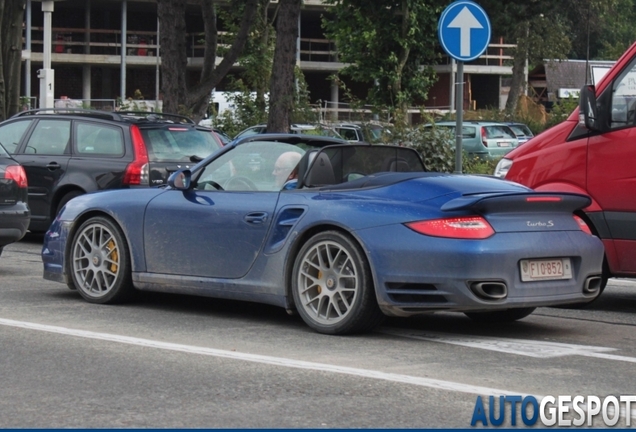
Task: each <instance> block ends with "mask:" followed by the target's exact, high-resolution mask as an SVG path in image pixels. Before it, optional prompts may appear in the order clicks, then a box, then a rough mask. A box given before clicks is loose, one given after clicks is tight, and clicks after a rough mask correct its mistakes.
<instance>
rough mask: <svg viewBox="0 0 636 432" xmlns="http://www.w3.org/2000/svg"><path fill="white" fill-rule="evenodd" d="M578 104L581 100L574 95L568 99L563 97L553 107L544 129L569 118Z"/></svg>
mask: <svg viewBox="0 0 636 432" xmlns="http://www.w3.org/2000/svg"><path fill="white" fill-rule="evenodd" d="M578 106H579V100H578V99H574V98H573V97H572V96H570V97H569V98H568V99H561V100H560V101H559V102H558V103H556V104H554V106H553V107H552V110H551V111H550V115H549V116H548V121H547V122H546V124H545V126H544V129H548V128H551V127H552V126H554V125H557V124H559V123H561V122H562V121H564V120H565V119H567V118H568V117H569V116H570V114H572V111H574V109H575V108H576V107H578ZM533 132H534V130H533Z"/></svg>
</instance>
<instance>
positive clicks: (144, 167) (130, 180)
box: [123, 125, 150, 186]
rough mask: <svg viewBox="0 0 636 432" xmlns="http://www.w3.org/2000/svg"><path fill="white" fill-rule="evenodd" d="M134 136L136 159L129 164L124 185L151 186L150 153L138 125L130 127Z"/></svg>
mask: <svg viewBox="0 0 636 432" xmlns="http://www.w3.org/2000/svg"><path fill="white" fill-rule="evenodd" d="M130 132H131V135H132V144H133V151H134V153H135V159H134V160H133V161H132V162H131V163H129V164H128V166H127V167H126V172H125V173H124V180H123V184H124V185H144V186H148V185H149V184H150V176H149V173H148V151H147V150H146V143H145V142H144V138H143V137H142V136H141V131H140V130H139V128H138V127H137V126H136V125H132V126H131V127H130Z"/></svg>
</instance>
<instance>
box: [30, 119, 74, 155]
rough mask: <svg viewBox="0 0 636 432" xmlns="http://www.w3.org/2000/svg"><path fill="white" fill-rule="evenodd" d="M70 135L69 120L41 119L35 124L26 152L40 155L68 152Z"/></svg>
mask: <svg viewBox="0 0 636 432" xmlns="http://www.w3.org/2000/svg"><path fill="white" fill-rule="evenodd" d="M70 137H71V122H70V121H69V120H40V121H39V122H38V124H36V125H35V129H34V130H33V133H32V134H31V137H30V138H29V142H28V143H27V146H26V148H25V150H24V152H25V153H30V154H38V155H63V154H68V153H69V148H68V143H69V140H70Z"/></svg>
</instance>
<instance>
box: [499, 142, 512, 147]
mask: <svg viewBox="0 0 636 432" xmlns="http://www.w3.org/2000/svg"><path fill="white" fill-rule="evenodd" d="M510 144H511V143H509V142H507V141H504V142H498V143H497V145H498V146H499V147H510Z"/></svg>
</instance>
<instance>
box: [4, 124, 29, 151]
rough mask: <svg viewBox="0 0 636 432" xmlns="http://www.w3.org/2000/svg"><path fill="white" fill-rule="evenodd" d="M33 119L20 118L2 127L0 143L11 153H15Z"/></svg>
mask: <svg viewBox="0 0 636 432" xmlns="http://www.w3.org/2000/svg"><path fill="white" fill-rule="evenodd" d="M32 123H33V120H20V121H15V122H12V123H9V124H5V125H4V126H2V127H0V144H2V146H3V147H4V148H5V149H6V150H7V152H9V153H12V154H13V153H15V152H16V150H17V149H18V145H20V141H21V140H22V137H23V136H24V132H26V130H27V129H28V128H29V126H31V124H32Z"/></svg>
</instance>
